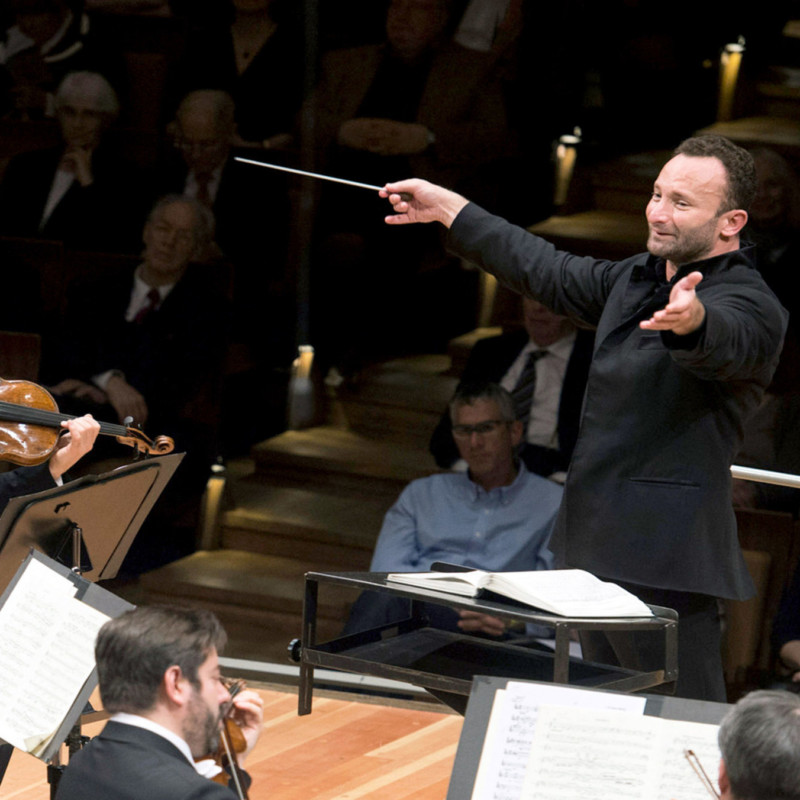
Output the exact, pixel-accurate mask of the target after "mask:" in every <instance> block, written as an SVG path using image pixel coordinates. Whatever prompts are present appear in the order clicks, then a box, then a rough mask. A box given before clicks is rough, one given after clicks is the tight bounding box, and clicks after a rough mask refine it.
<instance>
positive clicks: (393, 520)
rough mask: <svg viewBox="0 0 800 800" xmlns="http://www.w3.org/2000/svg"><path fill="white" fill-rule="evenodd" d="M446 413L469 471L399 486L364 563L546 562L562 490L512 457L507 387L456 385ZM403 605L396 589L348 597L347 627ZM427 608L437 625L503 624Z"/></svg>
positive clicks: (376, 567)
mask: <svg viewBox="0 0 800 800" xmlns="http://www.w3.org/2000/svg"><path fill="white" fill-rule="evenodd" d="M450 414H451V417H452V421H453V428H452V435H453V438H454V439H455V442H456V446H457V447H458V450H459V453H460V454H461V457H462V458H463V459H464V461H465V462H466V463H467V465H468V467H469V472H466V473H452V472H451V473H447V474H440V475H431V476H430V477H427V478H421V479H419V480H416V481H414V482H413V483H411V484H410V485H409V486H407V487H406V488H405V489H404V490H403V493H402V494H401V495H400V498H399V499H398V501H397V502H396V503H395V504H394V505H393V506H392V507H391V508H390V509H389V511H388V512H387V514H386V517H385V518H384V521H383V527H382V528H381V532H380V535H379V536H378V541H377V544H376V545H375V552H374V554H373V556H372V564H371V565H370V569H371V570H373V571H375V572H424V571H426V570H429V569H431V565H432V564H433V563H434V562H437V561H443V562H448V563H451V564H458V565H461V566H465V567H470V568H472V569H485V570H491V571H504V570H536V569H551V568H552V566H553V557H552V554H551V553H550V551H549V550H548V549H547V542H548V540H549V538H550V532H551V529H552V527H553V521H554V520H555V516H556V513H557V511H558V507H559V505H560V503H561V494H562V489H561V487H560V486H558V485H557V484H555V483H553V482H552V481H548V480H546V479H545V478H541V477H539V476H538V475H534V474H533V473H531V472H529V471H528V470H527V468H526V467H525V465H524V464H523V463H521V462H520V461H518V459H517V458H516V455H515V452H516V448H517V447H518V446H519V444H520V442H521V441H522V423H521V422H520V421H519V420H518V419H517V418H516V415H515V408H514V402H513V400H512V398H511V395H510V394H509V393H508V392H507V391H506V390H505V389H503V388H501V387H500V386H498V385H497V384H494V383H486V382H484V383H475V384H472V385H467V384H462V385H461V386H460V387H459V389H458V391H457V392H456V394H455V396H454V397H453V400H452V402H451V404H450ZM407 614H408V601H406V600H404V599H403V598H399V597H392V596H390V595H387V594H382V593H381V594H378V595H375V596H373V595H372V594H364V595H362V596H361V597H360V598H359V599H358V601H356V603H355V605H354V606H353V611H352V614H351V616H350V619H349V621H348V623H347V630H348V631H350V632H356V631H359V630H363V629H366V628H372V627H377V626H378V625H381V624H384V623H388V622H392V621H395V620H397V619H402V618H403V617H404V616H407ZM430 615H431V618H432V620H433V621H434V624H435V625H437V626H438V627H444V628H457V627H459V628H462V629H467V630H475V629H477V630H482V631H483V632H488V633H494V634H501V633H502V632H503V623H502V621H500V620H494V619H491V618H486V617H475V616H474V615H469V616H467V617H464V616H462V617H459V615H458V614H456V613H455V612H454V611H452V610H450V609H446V608H442V607H438V606H431V607H430Z"/></svg>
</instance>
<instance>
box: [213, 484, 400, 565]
mask: <svg viewBox="0 0 800 800" xmlns="http://www.w3.org/2000/svg"><path fill="white" fill-rule="evenodd" d="M231 497H232V499H233V502H234V505H233V507H232V508H230V509H229V510H227V511H225V512H224V513H223V515H222V519H221V526H220V527H221V530H220V538H221V541H220V544H221V546H222V547H223V548H226V549H232V550H245V551H248V552H252V553H261V554H262V555H265V556H282V557H287V558H289V557H291V558H299V559H307V560H309V561H311V560H314V559H316V560H319V561H320V562H322V563H327V564H332V565H336V566H337V567H338V568H339V569H362V568H363V569H366V568H367V567H368V566H369V561H370V557H371V555H372V550H373V547H374V545H375V539H376V538H377V536H378V532H379V531H380V527H381V524H382V522H383V516H384V514H385V513H386V511H387V510H388V508H389V506H390V505H391V504H392V503H393V502H394V500H393V499H389V498H384V497H382V496H379V497H373V496H365V497H362V498H359V499H357V500H356V499H354V498H353V497H350V496H342V495H340V494H336V493H331V492H325V491H318V490H316V489H315V488H308V489H297V488H292V487H277V486H270V485H268V484H266V483H264V480H263V478H261V477H260V476H257V475H253V476H249V477H247V478H244V479H239V480H237V481H235V482H234V483H233V485H232V486H231ZM395 499H396V498H395Z"/></svg>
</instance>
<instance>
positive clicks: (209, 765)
mask: <svg viewBox="0 0 800 800" xmlns="http://www.w3.org/2000/svg"><path fill="white" fill-rule="evenodd" d="M111 722H119V723H120V724H122V725H132V726H133V727H134V728H143V729H144V730H146V731H150V733H155V734H156V735H157V736H161V737H162V738H163V739H166V740H167V741H168V742H170V743H171V744H173V745H175V747H177V748H178V750H180V751H181V753H182V754H183V756H184V758H186V760H187V761H188V762H189V763H190V764H191V765H192V766H193V767H194V768H195V770H196V771H197V772H198V773H199V774H200V775H202V776H203V777H204V778H213V777H214V776H215V775H217V774H219V773H220V772H222V768H221V767H220V766H219V765H218V764H216V762H214V761H213V760H212V759H210V758H209V759H203V760H202V761H195V760H194V758H192V751H191V750H190V749H189V745H188V744H186V741H185V740H184V739H181V737H180V736H178V734H177V733H173V731H171V730H169V728H165V727H164V726H163V725H159V723H157V722H153V720H151V719H148V718H147V717H140V716H139V715H138V714H128V713H126V712H124V711H118V712H117V713H116V714H114V715H113V716H112V717H111Z"/></svg>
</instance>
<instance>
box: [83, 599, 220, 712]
mask: <svg viewBox="0 0 800 800" xmlns="http://www.w3.org/2000/svg"><path fill="white" fill-rule="evenodd" d="M226 640H227V637H226V634H225V631H224V629H223V628H222V625H220V622H219V620H218V619H217V618H216V617H215V616H214V614H212V613H211V612H210V611H205V610H203V609H199V608H178V607H174V606H140V607H139V608H136V609H134V610H133V611H127V612H126V613H124V614H122V616H119V617H117V618H116V619H112V620H109V621H108V622H106V623H105V625H103V627H102V628H101V629H100V633H99V634H98V635H97V642H96V644H95V649H94V653H95V658H96V660H97V673H98V677H99V683H100V696H101V698H102V700H103V707H104V708H105V709H106V710H107V711H111V712H112V713H115V712H118V711H126V712H128V713H131V714H137V713H141V712H143V711H148V710H150V709H152V708H153V706H154V705H155V703H156V699H157V697H158V689H159V686H160V685H161V680H162V678H163V677H164V673H165V672H166V671H167V669H168V668H169V667H171V666H174V665H177V666H178V667H180V669H181V672H182V673H183V674H184V675H185V676H186V678H187V679H188V680H189V681H190V682H191V683H192V685H194V686H195V687H197V688H198V689H199V688H200V680H199V677H198V669H199V667H200V665H201V664H202V663H203V662H204V661H205V660H206V659H207V658H208V656H209V653H210V652H211V650H212V648H216V650H217V652H218V653H219V652H221V651H222V648H223V647H224V646H225V642H226Z"/></svg>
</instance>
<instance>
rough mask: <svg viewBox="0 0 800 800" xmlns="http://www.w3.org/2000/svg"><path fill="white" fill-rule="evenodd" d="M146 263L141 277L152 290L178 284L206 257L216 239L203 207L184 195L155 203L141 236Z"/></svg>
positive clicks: (140, 274)
mask: <svg viewBox="0 0 800 800" xmlns="http://www.w3.org/2000/svg"><path fill="white" fill-rule="evenodd" d="M142 239H143V241H144V259H143V262H142V265H141V268H140V271H139V277H140V278H141V279H142V280H143V281H144V282H145V283H146V284H148V285H149V286H153V287H156V286H166V285H170V284H174V283H177V282H178V281H179V280H180V278H181V277H182V276H183V274H184V272H186V268H187V266H188V265H189V264H190V263H191V262H192V261H197V260H201V259H202V258H203V257H204V256H205V254H207V252H208V250H209V248H210V247H211V245H212V242H213V239H214V220H213V217H212V215H211V212H210V211H209V210H208V209H207V208H206V207H205V206H204V205H203V204H202V203H198V202H197V201H196V200H193V199H192V198H189V197H184V196H183V195H177V194H172V195H166V196H164V197H162V198H161V199H160V200H158V201H157V202H156V204H155V205H154V206H153V210H152V211H151V212H150V215H149V216H148V218H147V222H146V223H145V226H144V233H143V235H142Z"/></svg>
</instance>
